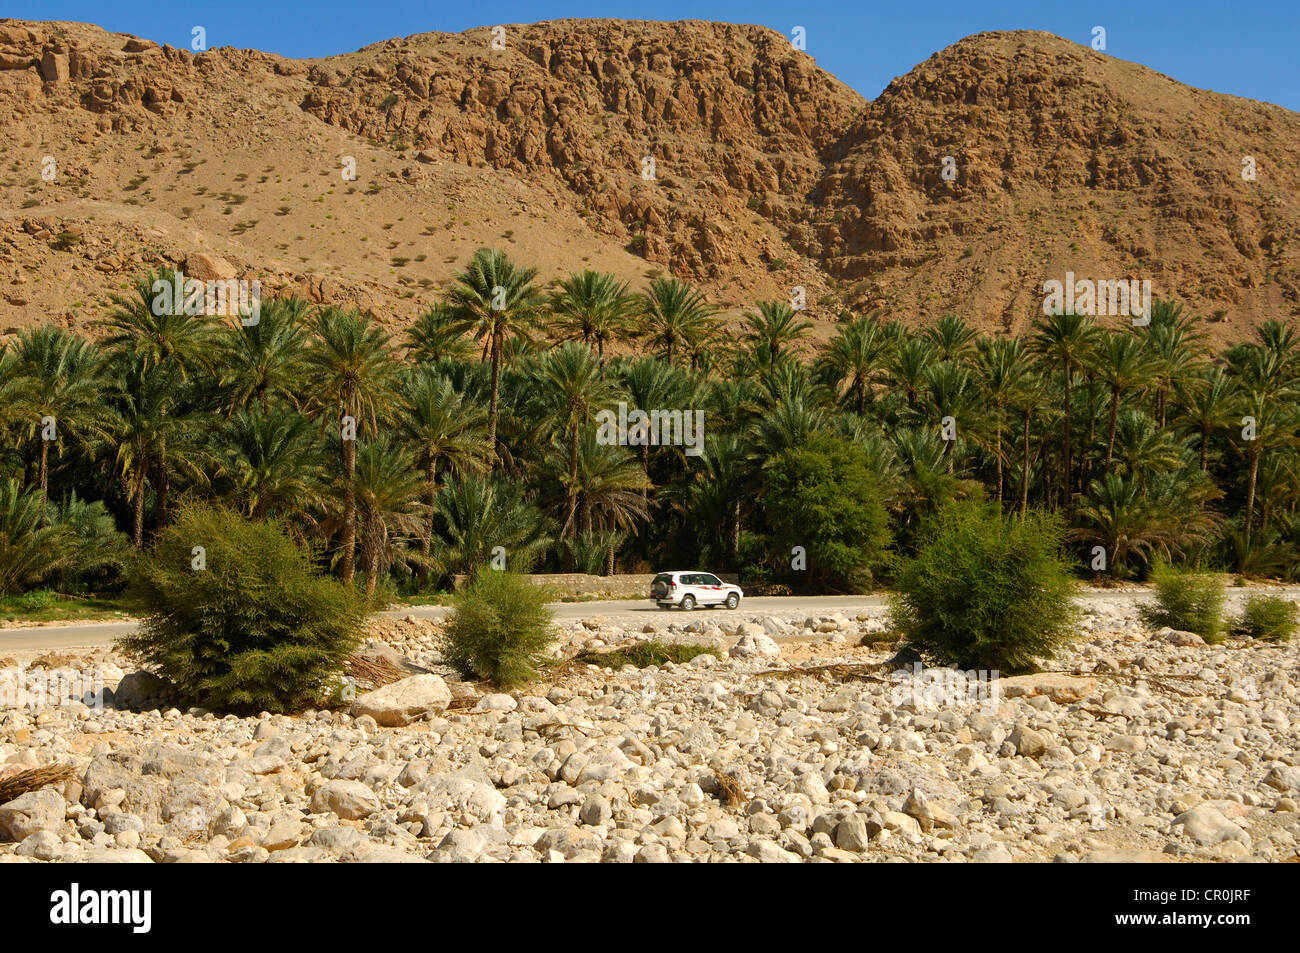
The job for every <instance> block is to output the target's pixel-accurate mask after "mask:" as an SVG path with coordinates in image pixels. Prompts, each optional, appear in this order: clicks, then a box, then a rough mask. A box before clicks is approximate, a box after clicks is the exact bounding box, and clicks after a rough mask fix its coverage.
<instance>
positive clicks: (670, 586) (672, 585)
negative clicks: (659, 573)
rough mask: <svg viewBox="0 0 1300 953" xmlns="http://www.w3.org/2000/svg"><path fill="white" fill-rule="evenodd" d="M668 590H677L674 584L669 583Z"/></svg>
mask: <svg viewBox="0 0 1300 953" xmlns="http://www.w3.org/2000/svg"><path fill="white" fill-rule="evenodd" d="M668 588H669V589H676V588H677V583H675V582H670V583H668Z"/></svg>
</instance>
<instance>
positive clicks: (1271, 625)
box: [1232, 595, 1300, 642]
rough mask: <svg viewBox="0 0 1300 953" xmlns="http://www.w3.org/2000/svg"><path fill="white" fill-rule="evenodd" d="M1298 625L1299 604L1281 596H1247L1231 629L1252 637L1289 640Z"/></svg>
mask: <svg viewBox="0 0 1300 953" xmlns="http://www.w3.org/2000/svg"><path fill="white" fill-rule="evenodd" d="M1298 627H1300V606H1297V605H1296V604H1295V603H1294V602H1292V601H1291V600H1290V599H1283V598H1282V597H1281V596H1259V595H1255V596H1249V597H1248V598H1247V599H1246V605H1245V606H1244V607H1243V608H1242V610H1241V615H1239V616H1238V617H1237V618H1236V620H1235V621H1234V622H1233V626H1232V630H1233V632H1236V633H1238V634H1240V635H1248V636H1250V637H1251V638H1252V639H1264V640H1266V641H1268V642H1290V641H1291V636H1293V635H1295V634H1296V629H1297V628H1298Z"/></svg>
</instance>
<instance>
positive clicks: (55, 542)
mask: <svg viewBox="0 0 1300 953" xmlns="http://www.w3.org/2000/svg"><path fill="white" fill-rule="evenodd" d="M44 516H45V501H44V500H42V499H41V494H40V492H39V491H37V490H23V489H21V488H20V487H19V485H18V481H17V480H10V481H9V482H8V483H6V484H4V485H3V486H0V596H4V595H7V594H9V593H11V592H14V591H16V590H18V589H19V588H20V587H22V586H26V585H31V584H33V583H36V582H40V581H41V580H42V579H45V578H46V577H47V576H49V575H50V573H52V572H54V571H55V570H58V569H61V568H63V567H64V566H67V565H69V564H70V562H71V561H72V559H73V551H72V549H71V547H70V546H69V545H68V543H69V540H68V534H67V532H66V531H65V530H64V529H63V527H61V526H49V525H44Z"/></svg>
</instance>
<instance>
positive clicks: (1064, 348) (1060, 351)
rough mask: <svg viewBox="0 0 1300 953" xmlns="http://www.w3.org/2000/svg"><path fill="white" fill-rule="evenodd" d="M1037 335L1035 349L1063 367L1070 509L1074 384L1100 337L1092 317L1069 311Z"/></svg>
mask: <svg viewBox="0 0 1300 953" xmlns="http://www.w3.org/2000/svg"><path fill="white" fill-rule="evenodd" d="M1034 326H1035V328H1036V330H1037V334H1036V336H1035V339H1034V349H1035V350H1036V351H1038V353H1039V354H1041V355H1042V356H1043V358H1044V359H1045V360H1046V361H1048V362H1055V363H1058V364H1060V366H1061V373H1062V377H1063V380H1064V382H1065V399H1064V402H1063V403H1062V405H1061V406H1062V408H1063V409H1064V412H1065V421H1064V436H1065V444H1064V446H1065V473H1064V482H1063V484H1062V500H1063V502H1064V505H1066V506H1069V505H1070V503H1071V500H1072V495H1071V494H1072V488H1073V477H1074V457H1073V430H1074V418H1073V416H1072V414H1071V404H1072V401H1073V394H1072V390H1071V388H1072V385H1073V383H1074V372H1075V369H1076V368H1077V367H1079V366H1080V365H1081V364H1082V363H1083V362H1084V360H1085V359H1086V357H1087V354H1088V352H1089V350H1090V349H1091V348H1092V346H1093V341H1094V339H1095V337H1096V333H1097V332H1096V325H1095V324H1094V323H1093V320H1092V318H1090V317H1088V316H1087V315H1084V314H1075V313H1074V312H1065V313H1064V314H1052V315H1048V316H1047V317H1046V318H1045V319H1044V320H1041V321H1038V322H1037V323H1036V324H1035V325H1034Z"/></svg>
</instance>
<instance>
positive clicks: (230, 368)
mask: <svg viewBox="0 0 1300 953" xmlns="http://www.w3.org/2000/svg"><path fill="white" fill-rule="evenodd" d="M307 310H308V305H307V303H306V302H305V301H303V300H301V299H300V298H289V299H281V298H272V299H270V300H267V301H263V302H262V307H261V311H260V312H259V317H258V321H257V323H256V324H251V325H244V324H243V323H242V322H241V323H239V324H237V325H236V326H235V327H234V329H233V330H231V331H230V332H228V333H227V334H226V335H225V336H224V339H223V341H222V346H221V349H220V354H221V358H222V360H221V370H220V386H221V387H222V388H223V389H224V391H225V394H224V401H225V406H226V413H227V415H229V414H231V413H233V412H234V410H235V408H237V407H243V406H244V405H245V404H247V403H248V402H249V401H250V400H252V401H256V403H257V405H258V407H259V408H261V410H262V412H263V413H266V412H267V410H268V409H269V407H270V404H271V402H272V401H284V402H287V403H289V404H290V405H292V406H293V407H295V408H296V409H298V410H300V411H301V410H302V409H303V408H304V406H305V404H306V401H304V400H303V392H304V389H305V387H304V385H305V383H306V382H305V379H304V375H305V372H306V353H307V335H306V330H305V324H306V321H307Z"/></svg>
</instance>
